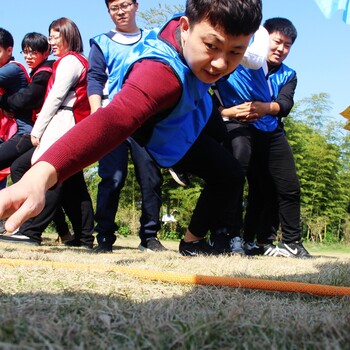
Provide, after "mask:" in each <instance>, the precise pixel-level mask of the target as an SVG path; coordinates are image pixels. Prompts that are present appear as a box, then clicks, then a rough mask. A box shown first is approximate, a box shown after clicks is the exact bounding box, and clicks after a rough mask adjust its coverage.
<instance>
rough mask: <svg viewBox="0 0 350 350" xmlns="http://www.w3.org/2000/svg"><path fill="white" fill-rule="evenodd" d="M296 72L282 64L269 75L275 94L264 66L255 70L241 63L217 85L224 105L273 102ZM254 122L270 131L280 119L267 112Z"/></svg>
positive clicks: (256, 125)
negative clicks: (269, 84) (267, 78)
mask: <svg viewBox="0 0 350 350" xmlns="http://www.w3.org/2000/svg"><path fill="white" fill-rule="evenodd" d="M294 74H295V72H294V70H293V69H291V68H289V67H287V66H286V65H285V64H282V65H281V67H280V68H279V69H278V70H277V71H276V72H275V73H273V74H271V75H270V76H269V80H270V82H271V87H272V93H273V96H271V94H270V89H269V86H268V83H267V80H266V77H265V73H264V70H263V68H260V69H257V70H254V69H249V68H246V67H244V66H242V65H239V66H238V67H237V69H236V70H235V71H234V72H233V73H231V74H230V76H229V77H228V79H227V80H226V81H224V80H222V81H220V82H217V83H216V85H217V87H218V90H219V93H220V97H221V100H222V102H223V104H224V107H231V106H235V105H239V104H241V103H243V102H247V101H263V102H271V101H273V100H275V99H276V98H277V96H278V93H279V91H280V89H281V88H282V86H283V85H285V84H286V83H287V82H288V81H289V80H290V79H291V78H292V77H293V76H294ZM252 124H253V125H254V127H256V128H257V129H259V130H262V131H266V132H269V131H274V130H275V129H276V128H277V126H278V120H277V118H276V117H275V116H272V115H268V114H267V115H264V116H263V117H261V118H259V119H258V120H257V121H255V122H253V123H252Z"/></svg>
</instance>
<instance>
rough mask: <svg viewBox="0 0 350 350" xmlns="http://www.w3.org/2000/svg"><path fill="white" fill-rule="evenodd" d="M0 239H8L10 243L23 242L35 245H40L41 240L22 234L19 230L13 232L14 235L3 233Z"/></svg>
mask: <svg viewBox="0 0 350 350" xmlns="http://www.w3.org/2000/svg"><path fill="white" fill-rule="evenodd" d="M0 241H6V242H8V243H23V244H29V245H33V246H39V245H40V242H38V241H36V240H34V239H32V238H30V237H28V236H26V235H22V234H21V233H19V232H16V233H13V234H12V235H1V236H0Z"/></svg>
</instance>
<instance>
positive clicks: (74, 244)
mask: <svg viewBox="0 0 350 350" xmlns="http://www.w3.org/2000/svg"><path fill="white" fill-rule="evenodd" d="M64 245H65V246H67V247H86V248H89V249H92V248H93V247H94V242H91V243H90V242H89V243H87V242H82V241H81V240H80V239H79V238H73V239H72V240H70V241H66V242H64Z"/></svg>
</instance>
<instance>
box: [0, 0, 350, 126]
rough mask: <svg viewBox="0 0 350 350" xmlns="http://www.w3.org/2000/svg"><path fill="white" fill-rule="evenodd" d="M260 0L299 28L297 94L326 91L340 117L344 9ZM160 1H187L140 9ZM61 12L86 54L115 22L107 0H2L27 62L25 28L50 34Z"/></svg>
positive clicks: (348, 31) (346, 96) (345, 59)
mask: <svg viewBox="0 0 350 350" xmlns="http://www.w3.org/2000/svg"><path fill="white" fill-rule="evenodd" d="M262 1H263V21H264V20H266V19H268V18H271V17H286V18H288V19H290V20H291V21H292V22H293V23H294V25H295V27H296V28H297V31H298V38H297V40H296V41H295V43H294V45H293V47H292V49H291V52H290V54H289V56H288V58H287V59H286V61H285V63H286V64H287V65H288V66H290V67H291V68H293V69H295V70H296V72H297V76H298V86H297V89H296V94H295V100H296V101H298V100H300V99H303V98H308V97H311V96H312V95H313V94H319V93H321V92H322V93H328V94H329V95H330V101H331V102H332V104H333V109H332V111H331V113H330V115H331V116H332V117H335V118H339V120H341V121H342V120H343V119H342V117H340V116H339V113H340V112H341V111H343V110H344V109H345V108H346V107H348V106H349V105H350V88H349V83H350V69H349V60H350V25H347V24H345V23H344V22H343V21H342V14H341V13H340V12H339V13H336V14H335V15H334V16H333V17H332V18H330V19H326V18H325V17H324V15H323V14H322V12H321V11H320V10H319V8H318V7H317V5H316V3H315V1H314V0H262ZM158 4H168V5H184V4H185V0H167V1H157V0H139V11H146V10H148V9H149V8H151V7H157V6H158ZM59 17H68V18H70V19H72V20H73V21H74V22H75V23H76V24H77V25H78V27H79V29H80V31H81V34H82V37H83V40H84V49H85V50H84V51H85V54H86V55H87V54H88V53H89V39H90V38H91V37H93V36H95V35H97V34H100V33H102V32H105V31H108V30H110V29H112V28H113V23H112V21H111V19H110V17H109V15H108V13H107V8H106V6H105V2H104V1H103V0H99V1H97V0H93V1H86V0H31V1H28V0H16V1H5V0H2V4H1V11H0V27H3V28H5V29H7V30H9V31H10V32H11V33H12V35H13V37H14V39H15V47H14V56H15V59H16V60H18V61H20V62H24V60H23V57H22V56H21V54H20V51H21V41H22V38H23V36H24V35H25V34H26V33H28V32H33V31H35V32H40V33H43V34H45V35H47V34H48V26H49V24H50V23H51V22H52V21H53V20H54V19H57V18H59ZM344 121H345V120H344Z"/></svg>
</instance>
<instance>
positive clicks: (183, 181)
mask: <svg viewBox="0 0 350 350" xmlns="http://www.w3.org/2000/svg"><path fill="white" fill-rule="evenodd" d="M169 173H170V175H171V176H172V178H173V179H174V180H175V181H176V182H177V183H178V184H179V185H180V186H183V187H186V186H188V185H189V184H190V183H191V182H190V179H189V178H188V176H187V174H186V173H184V172H181V171H179V170H176V169H174V168H169Z"/></svg>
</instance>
